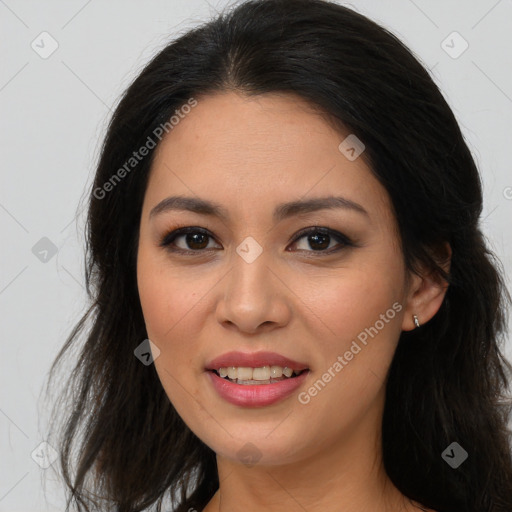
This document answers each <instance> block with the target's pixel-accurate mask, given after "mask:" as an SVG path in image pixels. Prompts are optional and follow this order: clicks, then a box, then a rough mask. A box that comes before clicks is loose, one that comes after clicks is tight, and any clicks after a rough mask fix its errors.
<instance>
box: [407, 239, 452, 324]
mask: <svg viewBox="0 0 512 512" xmlns="http://www.w3.org/2000/svg"><path fill="white" fill-rule="evenodd" d="M451 256H452V249H451V247H450V244H449V243H448V242H446V243H445V244H444V245H443V246H442V248H441V249H440V250H438V251H437V252H436V255H435V257H436V261H437V262H438V263H439V265H440V266H441V268H443V270H444V271H445V272H447V273H449V272H450V263H451ZM421 274H422V275H421V276H419V275H417V274H414V273H412V272H411V273H410V282H409V287H408V292H407V298H406V301H405V308H404V316H403V320H402V331H412V330H413V329H415V328H416V325H415V323H414V318H413V316H414V315H416V316H417V317H418V321H419V323H420V325H423V324H425V323H427V322H428V321H429V320H430V319H431V318H432V317H434V315H435V314H436V313H437V312H438V311H439V308H440V307H441V304H442V303H443V300H444V297H445V295H446V290H447V289H448V283H447V282H446V281H445V280H444V279H443V278H442V277H441V276H440V275H439V274H438V273H436V272H433V271H426V270H425V271H422V272H421Z"/></svg>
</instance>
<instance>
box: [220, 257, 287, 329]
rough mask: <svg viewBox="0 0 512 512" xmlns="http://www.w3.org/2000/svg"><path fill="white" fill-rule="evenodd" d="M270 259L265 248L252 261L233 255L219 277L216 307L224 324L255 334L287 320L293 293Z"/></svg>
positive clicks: (280, 324) (273, 327)
mask: <svg viewBox="0 0 512 512" xmlns="http://www.w3.org/2000/svg"><path fill="white" fill-rule="evenodd" d="M270 263H271V262H270V261H269V260H268V258H267V257H266V255H265V251H263V253H262V254H261V255H260V256H259V257H258V258H257V259H256V260H255V261H252V262H251V263H248V262H247V261H245V260H244V259H243V258H241V257H240V256H239V255H238V254H235V255H234V263H233V267H232V270H231V271H230V272H229V273H228V275H227V276H226V277H225V278H224V279H223V280H222V282H223V283H224V285H223V286H224V289H223V291H222V295H221V298H220V299H219V302H218V304H217V311H216V314H217V320H218V322H219V323H220V324H222V325H223V326H224V327H225V328H228V329H234V330H238V331H240V332H243V333H248V334H256V333H258V332H269V331H271V330H274V329H276V328H279V327H283V326H284V325H286V324H287V323H288V322H289V319H290V314H291V309H290V300H289V299H290V296H292V295H293V293H292V292H291V290H290V289H289V288H288V286H287V284H286V282H285V279H283V276H280V275H279V271H278V270H277V269H275V268H274V269H273V268H271V265H269V264H270Z"/></svg>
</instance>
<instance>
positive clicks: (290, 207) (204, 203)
mask: <svg viewBox="0 0 512 512" xmlns="http://www.w3.org/2000/svg"><path fill="white" fill-rule="evenodd" d="M336 208H343V209H347V210H352V211H355V212H358V213H361V214H363V215H366V216H367V217H370V216H369V214H368V212H367V211H366V210H365V209H364V208H363V207H362V206H361V205H360V204H358V203H355V202H354V201H351V200H350V199H347V198H345V197H334V196H328V197H317V198H313V199H306V200H299V201H291V202H289V203H281V204H278V205H277V206H276V207H275V209H274V213H273V219H274V222H279V221H281V220H283V219H286V218H289V217H293V216H294V215H301V214H306V213H311V212H316V211H318V210H332V209H336ZM173 210H174V211H175V210H182V211H190V212H193V213H197V214H199V215H208V216H214V217H219V218H220V219H222V220H224V221H227V220H229V218H230V215H229V213H228V211H227V210H226V209H225V208H224V207H223V206H222V205H220V204H218V203H215V202H213V201H208V200H206V199H200V198H195V197H185V196H170V197H167V198H165V199H164V200H162V201H160V202H159V203H158V204H157V205H156V206H155V207H154V208H153V209H152V210H151V212H150V214H149V218H150V219H151V218H152V217H154V216H156V215H158V214H161V213H164V212H168V211H173Z"/></svg>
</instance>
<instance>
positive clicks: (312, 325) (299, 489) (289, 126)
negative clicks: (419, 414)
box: [137, 92, 446, 512]
mask: <svg viewBox="0 0 512 512" xmlns="http://www.w3.org/2000/svg"><path fill="white" fill-rule="evenodd" d="M347 135H348V132H347V133H344V134H343V133H340V131H339V129H336V128H335V127H334V126H332V125H331V124H330V123H328V122H327V121H326V119H325V118H324V117H322V116H321V115H319V114H318V113H317V112H316V111H315V110H313V107H312V106H310V105H309V104H308V103H306V102H304V101H303V100H301V99H300V98H297V97H295V96H293V95H285V94H283V95H279V94H271V95H270V94H267V95H260V96H256V97H248V96H244V95H242V94H239V93H234V92H227V93H220V94H216V95H210V96H206V97H203V98H199V99H198V104H197V106H195V107H194V108H193V109H192V110H191V112H190V113H189V114H187V115H186V116H185V117H184V118H183V119H182V120H180V122H179V124H177V125H176V126H175V127H174V128H173V129H172V131H170V132H169V133H168V135H166V136H165V137H164V139H163V140H162V142H161V143H160V144H159V147H158V148H157V153H156V155H155V160H154V163H153V167H152V170H151V174H150V178H149V182H148V187H147V190H146V194H145V199H144V204H143V210H142V215H141V223H140V237H139V247H138V260H137V279H138V286H139V295H140V301H141V305H142V309H143V313H144V319H145V323H146V327H147V332H148V337H149V339H151V341H152V342H153V343H154V344H155V345H156V346H157V347H158V348H159V350H160V355H159V356H158V357H157V358H156V359H155V366H156V370H157V372H158V375H159V378H160V380H161V382H162V386H163V388H164V389H165V392H166V393H167V395H168V397H169V399H170V401H171V402H172V404H173V405H174V407H175V408H176V410H177V411H178V413H179V414H180V416H181V417H182V418H183V420H184V421H185V423H186V424H187V425H188V426H189V428H190V429H191V430H192V431H193V432H194V433H195V434H196V435H197V436H198V437H199V438H200V439H201V440H202V441H203V442H204V443H206V444H207V445H208V446H209V447H210V448H211V449H212V450H214V451H215V452H216V454H217V465H218V470H219V479H220V489H219V491H218V492H217V493H216V494H215V496H214V497H213V498H212V500H211V501H210V502H209V504H208V505H207V507H206V509H205V510H206V511H208V512H212V511H234V510H241V509H242V507H243V510H244V511H245V512H252V511H256V510H258V511H260V510H268V511H271V512H272V511H282V510H286V509H289V510H307V511H308V512H317V511H322V512H328V511H339V510H340V503H342V504H343V511H344V512H360V511H361V510H366V511H376V512H377V511H379V512H382V511H388V510H389V511H393V512H396V511H397V510H404V511H409V510H411V511H418V510H420V508H418V507H417V506H416V505H415V504H414V503H413V502H411V501H410V500H409V499H408V498H406V497H405V496H403V495H402V494H401V493H400V492H399V491H398V490H397V489H396V488H395V487H394V486H393V484H392V483H391V481H390V480H389V478H388V477H387V475H386V473H385V471H384V468H383V465H382V459H381V455H382V454H381V448H380V440H381V438H380V435H381V420H382V413H383V406H384V397H385V395H384V393H385V379H386V373H387V370H388V368H389V365H390V363H391V360H392V358H393V354H394V351H395V348H396V345H397V342H398V339H399V336H400V332H401V331H402V330H411V329H413V328H414V327H415V326H414V322H413V316H412V315H413V314H415V315H417V316H418V318H419V321H420V322H421V323H422V324H423V323H425V322H427V321H428V320H429V319H430V318H432V317H433V316H434V315H435V313H436V312H437V311H438V309H439V307H440V305H441V303H442V300H443V297H444V294H445V292H446V287H445V286H443V285H442V284H440V283H438V282H436V281H435V280H433V279H431V278H429V277H420V276H417V275H415V274H410V275H409V277H410V279H409V280H407V279H406V276H407V275H408V273H407V271H406V269H405V267H404V263H403V257H402V253H401V251H400V246H399V239H398V235H397V231H396V229H397V228H396V219H395V218H394V216H393V213H392V207H391V203H390V200H389V197H388V195H387V193H386V191H385V189H384V188H383V187H382V186H381V185H380V183H379V182H378V181H377V180H376V179H375V178H374V177H373V175H372V174H371V171H370V169H369V167H368V166H367V164H366V163H365V161H364V159H363V157H362V156H361V157H359V158H357V159H356V160H354V161H350V160H349V159H347V158H346V157H345V155H344V154H342V152H341V151H340V150H339V149H338V146H339V144H340V142H341V141H342V140H343V139H344V138H345V137H346V136H347ZM171 195H185V196H190V197H200V198H203V199H208V200H212V201H215V202H218V203H220V204H221V205H222V206H224V207H225V208H226V209H227V211H228V212H229V215H230V218H229V220H225V221H224V220H221V219H219V218H216V217H209V216H206V215H200V214H197V213H193V212H189V211H167V212H163V213H160V214H158V215H155V216H153V217H151V218H150V215H149V213H150V211H151V209H152V208H153V207H155V206H156V205H157V204H158V203H159V202H160V201H162V200H163V199H165V198H166V197H168V196H171ZM328 195H337V196H343V197H345V198H348V199H350V200H352V201H354V202H357V203H358V204H360V205H361V206H363V207H364V209H365V210H366V211H367V213H368V215H367V216H366V215H363V214H361V213H358V212H356V211H352V210H349V209H333V210H320V211H317V212H314V213H308V214H304V215H300V216H297V215H296V216H293V217H291V218H288V219H285V220H283V221H281V222H279V223H275V222H274V221H273V220H272V216H271V214H272V211H273V209H274V206H275V205H276V204H278V203H281V202H287V201H292V200H298V199H310V198H313V197H323V196H328ZM185 226H194V227H201V228H204V229H206V230H208V231H209V233H210V235H211V237H210V238H205V239H201V238H199V239H198V240H199V242H197V239H196V244H198V245H196V246H194V245H192V246H191V245H190V243H189V244H188V245H187V239H186V237H185V236H179V237H178V238H177V239H176V240H175V241H174V245H175V247H177V248H182V249H183V250H189V251H192V250H193V248H194V247H198V246H199V247H206V249H205V248H202V249H201V248H200V249H199V251H197V249H196V253H194V254H193V255H186V254H185V255H180V254H178V253H172V252H170V251H169V250H168V249H167V248H165V247H161V246H159V241H160V239H161V238H163V237H164V236H165V235H166V234H167V233H169V232H170V231H172V230H173V229H176V228H178V227H185ZM314 226H321V227H326V228H330V229H332V230H335V231H338V232H340V233H342V234H344V235H346V236H347V237H349V239H351V240H353V241H354V243H355V244H356V245H355V246H344V245H343V244H339V243H338V241H337V240H336V239H335V238H332V237H331V238H327V239H326V240H327V241H326V243H325V246H324V247H327V245H328V248H326V249H321V250H318V249H316V250H315V247H318V243H317V245H316V246H315V245H314V241H313V245H312V244H310V243H308V237H307V235H306V236H303V237H302V238H300V239H299V240H297V241H295V242H294V240H295V238H296V236H295V235H296V234H297V233H298V232H299V230H301V229H303V228H308V227H314ZM249 236H251V237H253V238H254V239H255V240H256V241H257V242H258V243H259V245H260V246H261V247H262V249H263V252H262V253H261V255H260V256H259V257H258V258H257V259H256V260H255V261H253V262H252V263H247V262H246V261H245V260H244V259H243V258H241V257H240V256H239V255H238V253H237V252H236V248H237V247H238V246H239V245H240V244H241V243H242V241H243V240H244V239H245V238H246V237H249ZM189 242H190V240H189ZM192 242H194V240H192ZM321 243H322V240H320V245H321ZM201 244H202V245H201ZM336 247H338V248H340V250H339V251H338V252H334V253H331V254H330V255H329V254H326V252H328V251H329V250H330V249H332V248H336ZM287 249H288V250H287ZM322 250H323V252H322ZM200 251H202V252H200ZM394 303H399V304H400V305H401V306H402V308H401V311H399V312H398V313H396V315H395V316H394V318H393V319H391V320H388V322H386V323H385V326H384V328H382V329H381V330H379V332H378V334H377V335H375V336H374V337H373V338H369V339H368V343H367V345H365V346H363V348H362V350H361V351H360V352H358V353H357V355H355V356H354V357H353V359H352V360H351V361H349V362H348V364H347V365H346V366H344V367H343V369H342V371H341V372H339V373H338V374H337V375H336V377H334V378H332V380H331V381H330V382H329V383H328V384H327V385H326V386H325V387H324V388H323V389H322V390H321V392H319V393H318V394H317V395H316V396H314V397H312V398H311V400H310V402H309V403H307V404H302V403H300V402H299V400H298V397H297V395H298V392H296V393H294V394H292V395H291V396H290V397H288V398H286V399H285V400H282V401H280V402H278V403H276V404H273V405H271V406H267V407H259V408H253V409H249V408H245V407H240V406H235V405H232V404H230V403H228V402H225V401H224V400H223V399H222V398H220V397H219V396H218V395H217V393H216V391H215V390H214V388H213V387H212V385H211V384H210V381H209V378H208V375H207V374H206V373H205V371H204V368H205V365H206V363H207V362H208V361H209V360H211V359H213V358H214V357H216V356H219V355H220V354H223V353H225V352H228V351H232V350H242V351H260V350H270V351H275V352H278V353H280V354H283V355H285V356H287V357H290V358H292V359H295V360H297V361H303V362H306V363H307V364H308V366H309V368H310V370H311V373H310V374H309V376H308V377H307V379H306V382H305V384H304V386H303V387H301V389H300V390H299V392H301V391H305V390H306V391H307V389H308V388H310V387H311V386H312V384H313V383H314V382H315V381H317V380H318V379H319V378H321V376H322V374H324V373H325V372H326V371H327V369H328V368H329V367H332V366H333V363H334V362H335V361H336V360H337V357H338V356H339V355H342V356H343V354H344V353H345V352H346V351H348V350H349V348H350V346H351V343H352V341H353V340H355V339H356V337H357V335H358V334H359V333H361V332H362V331H364V329H365V328H368V327H370V326H374V325H375V323H376V321H377V320H379V318H381V316H380V315H382V314H385V313H386V311H387V310H389V309H390V308H392V305H393V304H394ZM246 443H252V445H254V446H255V447H256V448H257V451H258V454H259V457H260V458H259V460H257V461H256V463H255V464H254V465H244V464H243V462H242V461H241V460H240V457H239V456H238V454H237V453H238V451H239V450H240V449H241V448H242V447H244V446H245V445H246Z"/></svg>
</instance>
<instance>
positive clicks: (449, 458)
mask: <svg viewBox="0 0 512 512" xmlns="http://www.w3.org/2000/svg"><path fill="white" fill-rule="evenodd" d="M441 457H442V458H443V459H444V461H445V462H446V463H447V464H448V465H449V466H451V467H452V468H453V469H457V468H458V467H459V466H460V465H461V464H462V463H463V462H464V461H465V460H466V459H467V458H468V452H467V451H466V450H464V448H462V446H461V445H460V444H459V443H456V442H455V441H454V442H453V443H452V444H451V445H450V446H448V448H446V449H445V450H444V452H443V453H442V454H441Z"/></svg>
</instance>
